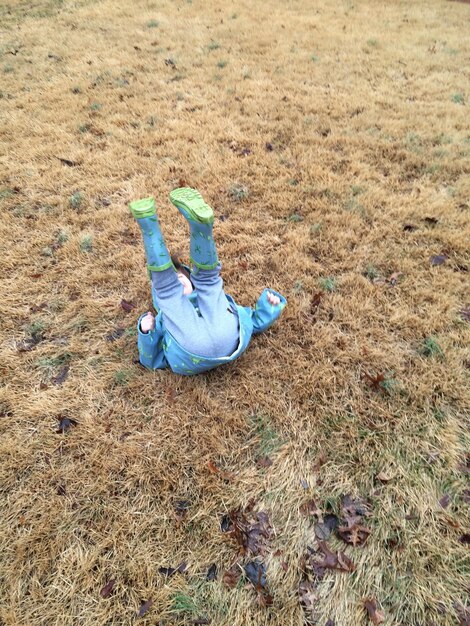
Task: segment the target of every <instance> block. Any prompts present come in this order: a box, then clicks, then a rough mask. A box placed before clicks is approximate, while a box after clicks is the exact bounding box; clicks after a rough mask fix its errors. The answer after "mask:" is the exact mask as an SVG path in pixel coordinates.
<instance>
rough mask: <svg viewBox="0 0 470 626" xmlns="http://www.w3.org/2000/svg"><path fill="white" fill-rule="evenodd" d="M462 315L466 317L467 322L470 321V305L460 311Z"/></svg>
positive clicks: (463, 317)
mask: <svg viewBox="0 0 470 626" xmlns="http://www.w3.org/2000/svg"><path fill="white" fill-rule="evenodd" d="M459 313H460V317H461V318H462V319H464V320H465V321H466V322H470V306H464V307H463V308H462V309H460V311H459Z"/></svg>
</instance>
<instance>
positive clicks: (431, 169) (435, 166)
mask: <svg viewBox="0 0 470 626" xmlns="http://www.w3.org/2000/svg"><path fill="white" fill-rule="evenodd" d="M440 169H441V165H440V164H439V163H431V164H430V165H427V166H426V167H425V168H424V173H425V174H435V173H436V172H438V171H439V170H440Z"/></svg>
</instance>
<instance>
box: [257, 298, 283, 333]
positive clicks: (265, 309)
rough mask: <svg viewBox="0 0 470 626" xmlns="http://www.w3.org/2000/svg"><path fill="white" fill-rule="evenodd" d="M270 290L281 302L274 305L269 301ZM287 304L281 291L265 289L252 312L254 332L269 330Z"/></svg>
mask: <svg viewBox="0 0 470 626" xmlns="http://www.w3.org/2000/svg"><path fill="white" fill-rule="evenodd" d="M268 292H271V293H272V294H273V295H275V296H278V297H279V298H280V300H281V302H280V303H279V304H277V305H273V304H271V303H270V302H269V301H268V295H267V294H268ZM286 304H287V300H286V299H285V298H284V296H281V294H280V293H278V292H277V291H274V289H265V290H264V291H263V293H262V294H261V296H260V297H259V298H258V302H257V303H256V304H255V308H254V310H252V312H251V319H252V320H253V332H254V333H255V334H257V333H262V332H263V331H264V330H267V329H268V328H269V327H270V326H272V324H274V322H275V321H276V320H277V318H278V317H279V316H280V315H281V313H282V311H283V309H284V307H285V306H286Z"/></svg>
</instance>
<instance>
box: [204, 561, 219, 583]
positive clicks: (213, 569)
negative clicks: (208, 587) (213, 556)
mask: <svg viewBox="0 0 470 626" xmlns="http://www.w3.org/2000/svg"><path fill="white" fill-rule="evenodd" d="M206 580H208V581H213V580H217V565H216V564H215V563H212V565H211V566H210V567H209V569H208V570H207V575H206Z"/></svg>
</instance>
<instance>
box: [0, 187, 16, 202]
mask: <svg viewBox="0 0 470 626" xmlns="http://www.w3.org/2000/svg"><path fill="white" fill-rule="evenodd" d="M14 195H15V192H14V191H13V189H8V188H7V187H5V189H0V200H6V199H7V198H11V196H14Z"/></svg>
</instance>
